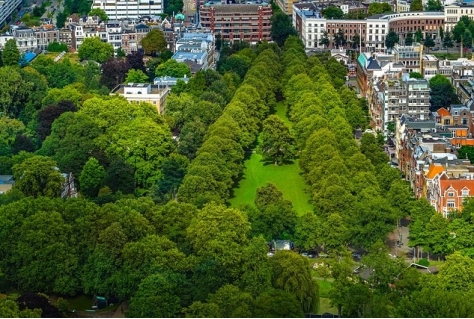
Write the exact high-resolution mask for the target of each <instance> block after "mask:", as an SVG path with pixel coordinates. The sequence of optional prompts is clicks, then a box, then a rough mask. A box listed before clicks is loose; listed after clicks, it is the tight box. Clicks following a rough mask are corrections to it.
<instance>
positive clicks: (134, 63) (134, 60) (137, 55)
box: [126, 51, 146, 72]
mask: <svg viewBox="0 0 474 319" xmlns="http://www.w3.org/2000/svg"><path fill="white" fill-rule="evenodd" d="M126 59H127V62H128V64H130V68H131V69H135V70H141V71H143V72H146V67H145V63H144V62H143V53H141V52H140V51H134V52H132V53H130V54H128V55H127V58H126Z"/></svg>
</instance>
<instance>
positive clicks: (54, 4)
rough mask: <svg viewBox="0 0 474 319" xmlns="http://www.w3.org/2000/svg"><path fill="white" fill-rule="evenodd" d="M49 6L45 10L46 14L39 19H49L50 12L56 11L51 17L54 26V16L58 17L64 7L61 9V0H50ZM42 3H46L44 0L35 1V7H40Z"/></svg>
mask: <svg viewBox="0 0 474 319" xmlns="http://www.w3.org/2000/svg"><path fill="white" fill-rule="evenodd" d="M50 1H51V5H50V6H49V7H48V8H46V12H45V13H44V14H43V16H42V17H41V18H49V17H48V15H49V14H50V13H51V11H52V10H53V8H54V9H56V10H55V11H54V13H53V15H52V17H51V20H52V23H53V25H56V16H57V15H58V13H59V12H62V11H63V9H64V7H63V1H61V0H50ZM43 2H46V0H37V5H39V6H40V5H41V4H42V3H43Z"/></svg>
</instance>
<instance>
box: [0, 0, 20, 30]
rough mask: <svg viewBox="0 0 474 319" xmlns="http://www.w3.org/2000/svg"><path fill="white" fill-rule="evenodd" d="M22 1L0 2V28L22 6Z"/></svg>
mask: <svg viewBox="0 0 474 319" xmlns="http://www.w3.org/2000/svg"><path fill="white" fill-rule="evenodd" d="M21 2H22V0H1V1H0V26H2V25H3V24H4V23H5V22H7V20H8V18H9V17H10V16H11V14H12V13H13V11H15V10H16V9H17V8H18V7H19V6H20V5H21Z"/></svg>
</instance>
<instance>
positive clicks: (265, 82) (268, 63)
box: [178, 49, 280, 207]
mask: <svg viewBox="0 0 474 319" xmlns="http://www.w3.org/2000/svg"><path fill="white" fill-rule="evenodd" d="M278 61H279V58H278V55H277V54H276V53H275V52H274V51H273V50H271V49H266V50H264V51H263V52H261V53H260V54H259V55H258V57H256V58H255V60H254V61H253V63H252V67H251V68H250V69H249V71H248V72H247V74H246V76H245V79H244V81H243V82H242V84H241V85H240V87H239V88H238V89H237V90H236V92H235V94H234V96H233V98H232V100H231V101H230V103H229V104H228V105H227V106H226V108H225V109H224V111H223V114H222V115H221V116H220V117H219V118H218V119H217V120H216V122H215V123H214V124H212V125H211V126H210V127H209V130H208V132H207V136H206V138H205V140H204V142H203V145H202V146H201V147H200V148H199V149H198V151H197V156H196V158H195V159H194V160H193V162H192V163H191V165H190V167H189V170H188V173H187V174H186V176H185V178H184V180H183V184H182V185H181V187H180V189H179V191H178V199H179V200H180V201H184V202H189V203H193V204H195V205H196V206H198V207H201V206H202V205H203V204H204V203H206V202H210V201H215V202H218V203H223V202H225V201H226V200H227V199H228V198H229V196H230V190H231V189H232V187H233V186H234V182H235V181H236V180H237V178H238V177H239V175H240V174H241V172H242V169H243V165H242V164H243V159H244V149H247V148H248V147H249V146H250V145H251V144H252V143H253V142H254V141H255V138H256V136H257V133H258V132H259V129H260V126H261V121H262V120H263V119H264V118H265V117H266V115H267V114H268V112H269V110H270V107H271V106H272V105H274V103H275V91H276V90H277V88H278V86H279V81H278V79H279V74H280V66H279V63H278Z"/></svg>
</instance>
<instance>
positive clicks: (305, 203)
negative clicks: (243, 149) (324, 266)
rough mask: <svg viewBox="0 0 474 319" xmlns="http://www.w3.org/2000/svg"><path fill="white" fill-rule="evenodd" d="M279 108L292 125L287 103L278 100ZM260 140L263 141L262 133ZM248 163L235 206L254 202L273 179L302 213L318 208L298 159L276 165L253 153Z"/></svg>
mask: <svg viewBox="0 0 474 319" xmlns="http://www.w3.org/2000/svg"><path fill="white" fill-rule="evenodd" d="M275 111H276V112H275V114H276V115H278V116H279V117H280V118H281V119H282V120H284V121H285V123H287V125H289V126H290V125H291V123H290V122H289V121H288V118H287V117H286V108H285V105H284V103H283V102H279V103H277V105H276V108H275ZM258 141H259V143H260V142H261V139H260V136H259V138H258ZM244 166H245V169H244V176H243V178H242V180H241V181H240V183H239V187H238V188H236V189H234V197H233V198H231V199H230V200H229V202H230V204H231V206H233V207H237V206H239V205H241V204H250V205H254V200H255V195H256V192H257V188H259V187H262V186H265V184H266V183H267V182H271V183H273V184H275V185H276V187H277V188H278V189H279V190H280V191H281V192H282V193H283V198H285V199H287V200H289V201H291V202H292V203H293V208H294V209H295V211H296V212H297V214H298V215H303V214H305V213H306V212H308V211H313V210H314V208H313V206H312V205H311V204H310V203H309V201H310V199H311V198H310V196H309V194H308V193H306V192H305V189H306V183H305V181H304V180H303V177H302V176H301V175H300V173H301V170H300V166H299V160H298V159H296V160H294V161H293V163H291V164H284V165H280V166H276V165H273V164H265V163H264V162H263V161H262V155H260V154H257V153H252V155H251V156H250V158H249V159H248V160H246V161H245V162H244Z"/></svg>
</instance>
